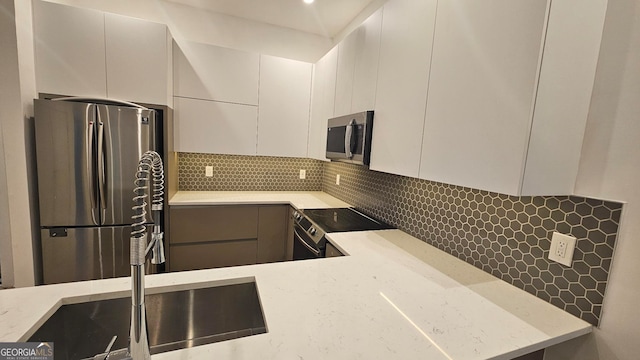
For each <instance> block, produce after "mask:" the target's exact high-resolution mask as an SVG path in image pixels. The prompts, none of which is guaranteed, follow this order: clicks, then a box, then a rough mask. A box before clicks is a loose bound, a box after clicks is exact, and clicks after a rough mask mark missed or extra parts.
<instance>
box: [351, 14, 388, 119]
mask: <svg viewBox="0 0 640 360" xmlns="http://www.w3.org/2000/svg"><path fill="white" fill-rule="evenodd" d="M381 29H382V9H379V10H378V11H376V12H375V13H373V15H371V16H370V17H369V18H368V19H367V20H365V22H364V23H362V25H360V26H359V27H358V28H357V29H356V30H355V33H356V38H357V40H356V54H355V64H354V69H353V91H352V94H351V112H352V113H356V112H360V111H367V110H373V109H374V106H375V102H376V85H377V82H378V58H379V55H380V31H381Z"/></svg>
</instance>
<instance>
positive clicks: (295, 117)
mask: <svg viewBox="0 0 640 360" xmlns="http://www.w3.org/2000/svg"><path fill="white" fill-rule="evenodd" d="M311 72H312V65H311V64H310V63H306V62H301V61H295V60H289V59H283V58H279V57H274V56H267V55H261V56H260V106H259V107H258V150H257V151H258V155H267V156H290V157H306V156H307V136H308V132H309V107H310V105H311Z"/></svg>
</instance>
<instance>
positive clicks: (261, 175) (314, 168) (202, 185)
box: [178, 153, 323, 191]
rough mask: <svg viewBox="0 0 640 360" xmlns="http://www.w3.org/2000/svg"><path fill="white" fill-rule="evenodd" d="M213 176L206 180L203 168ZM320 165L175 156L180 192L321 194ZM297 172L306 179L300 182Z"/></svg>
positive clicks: (283, 159)
mask: <svg viewBox="0 0 640 360" xmlns="http://www.w3.org/2000/svg"><path fill="white" fill-rule="evenodd" d="M207 165H210V166H213V176H212V177H206V176H205V166H207ZM322 166H323V162H322V161H319V160H313V159H305V158H287V157H271V156H244V155H218V154H198V153H178V189H179V190H183V191H320V190H322V170H323V169H322ZM300 170H306V178H305V179H300Z"/></svg>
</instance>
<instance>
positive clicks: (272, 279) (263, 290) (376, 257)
mask: <svg viewBox="0 0 640 360" xmlns="http://www.w3.org/2000/svg"><path fill="white" fill-rule="evenodd" d="M294 194H295V193H294ZM327 196H328V195H327ZM195 200H196V199H192V200H191V201H195ZM172 201H173V199H172ZM225 201H227V200H225ZM327 201H329V202H331V201H333V200H330V199H328V200H327ZM240 203H244V202H243V201H241V202H240ZM252 203H256V202H252ZM290 203H294V201H290ZM331 206H334V205H331ZM328 237H329V240H330V241H331V242H332V243H333V244H334V245H336V246H337V247H338V248H339V249H340V250H342V251H343V252H345V253H347V254H348V255H349V256H344V257H338V258H328V259H314V260H305V261H293V262H281V263H273V264H260V265H250V266H240V267H229V268H221V269H211V270H200V271H189V272H178V273H169V274H159V275H150V276H147V277H146V279H145V281H146V288H147V293H157V292H162V291H170V290H184V289H188V288H197V287H205V286H214V285H224V284H228V283H233V282H236V281H237V279H238V278H244V279H247V278H249V279H251V278H254V279H255V281H256V284H257V287H258V292H259V294H260V300H261V303H262V307H263V311H264V316H265V320H266V324H267V328H268V332H267V333H266V334H260V335H254V336H249V337H244V338H239V339H234V340H229V341H224V342H219V343H215V344H209V345H203V346H198V347H194V348H190V349H186V350H178V351H173V352H167V353H163V354H157V355H154V356H153V358H154V359H176V358H180V359H211V358H219V359H247V360H248V359H306V360H309V359H385V360H387V359H402V360H404V359H434V360H437V359H448V360H450V359H456V360H457V359H510V358H513V357H515V356H519V355H523V354H526V353H529V352H533V351H536V350H539V349H542V348H545V347H548V346H551V345H554V344H557V343H560V342H563V341H566V340H569V339H572V338H575V337H578V336H581V335H584V334H587V333H589V332H591V331H592V326H591V325H590V324H588V323H587V322H584V321H582V320H580V319H578V318H576V317H574V316H573V315H570V314H568V313H566V312H564V311H562V310H560V309H558V308H556V307H555V306H553V305H551V304H548V303H547V302H545V301H543V300H541V299H538V298H536V297H535V296H532V295H530V294H528V293H526V292H525V291H523V290H520V289H518V288H516V287H514V286H511V285H509V284H507V283H506V282H504V281H502V280H499V279H497V278H495V277H493V276H491V275H490V274H487V273H485V272H483V271H482V270H479V269H477V268H475V267H473V266H472V265H469V264H467V263H465V262H463V261H461V260H459V259H457V258H455V257H453V256H451V255H449V254H446V253H444V252H442V251H440V250H438V249H436V248H434V247H432V246H430V245H428V244H426V243H424V242H422V241H420V240H418V239H416V238H413V237H412V236H410V235H408V234H406V233H404V232H402V231H400V230H381V231H363V232H349V233H333V234H329V235H328ZM129 289H130V283H129V279H128V278H119V279H108V280H96V281H85V282H77V283H70V284H59V285H48V286H39V287H33V288H22V289H10V290H2V291H0V342H11V341H24V340H25V339H27V338H28V337H29V336H30V334H32V333H33V332H34V331H35V329H36V328H37V327H38V326H40V324H41V323H43V322H44V320H45V319H46V318H47V317H48V316H49V315H50V314H52V313H53V312H54V311H55V310H56V309H57V308H58V307H59V306H61V304H64V303H72V302H82V301H88V300H98V299H106V298H113V297H120V296H127V295H128V294H129V291H130V290H129Z"/></svg>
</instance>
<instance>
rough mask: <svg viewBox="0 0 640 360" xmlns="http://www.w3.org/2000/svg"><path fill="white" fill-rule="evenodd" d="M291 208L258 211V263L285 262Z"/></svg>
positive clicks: (261, 208)
mask: <svg viewBox="0 0 640 360" xmlns="http://www.w3.org/2000/svg"><path fill="white" fill-rule="evenodd" d="M288 223H289V206H288V205H277V206H261V207H260V209H259V211H258V256H257V258H258V263H259V264H260V263H267V262H276V261H284V260H285V257H286V250H287V249H286V246H287V233H288V231H287V228H288V227H287V225H288Z"/></svg>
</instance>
